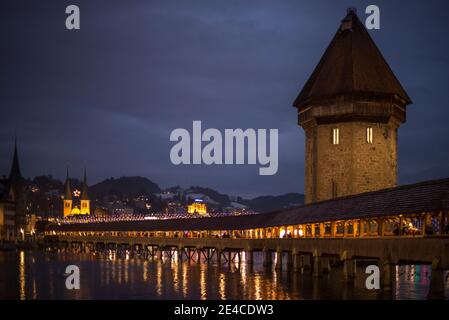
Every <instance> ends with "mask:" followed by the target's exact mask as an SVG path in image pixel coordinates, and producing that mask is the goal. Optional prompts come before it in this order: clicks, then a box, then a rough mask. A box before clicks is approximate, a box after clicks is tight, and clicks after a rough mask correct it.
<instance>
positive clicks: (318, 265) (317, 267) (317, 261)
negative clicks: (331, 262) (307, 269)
mask: <svg viewBox="0 0 449 320" xmlns="http://www.w3.org/2000/svg"><path fill="white" fill-rule="evenodd" d="M312 275H313V276H314V277H321V276H322V275H323V269H322V260H321V254H320V253H319V252H318V251H317V250H314V251H313V273H312Z"/></svg>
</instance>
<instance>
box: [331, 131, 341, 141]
mask: <svg viewBox="0 0 449 320" xmlns="http://www.w3.org/2000/svg"><path fill="white" fill-rule="evenodd" d="M339 143H340V130H339V129H338V128H334V129H332V144H339Z"/></svg>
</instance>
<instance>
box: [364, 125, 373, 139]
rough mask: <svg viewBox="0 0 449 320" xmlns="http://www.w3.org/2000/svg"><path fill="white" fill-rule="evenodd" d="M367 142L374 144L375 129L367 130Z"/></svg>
mask: <svg viewBox="0 0 449 320" xmlns="http://www.w3.org/2000/svg"><path fill="white" fill-rule="evenodd" d="M366 142H367V143H373V128H366Z"/></svg>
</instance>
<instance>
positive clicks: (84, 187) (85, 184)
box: [81, 168, 89, 200]
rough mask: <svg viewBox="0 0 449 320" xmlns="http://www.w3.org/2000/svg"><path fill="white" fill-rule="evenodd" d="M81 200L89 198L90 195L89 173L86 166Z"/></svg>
mask: <svg viewBox="0 0 449 320" xmlns="http://www.w3.org/2000/svg"><path fill="white" fill-rule="evenodd" d="M81 200H89V196H88V195H87V174H86V168H84V181H83V190H82V191H81Z"/></svg>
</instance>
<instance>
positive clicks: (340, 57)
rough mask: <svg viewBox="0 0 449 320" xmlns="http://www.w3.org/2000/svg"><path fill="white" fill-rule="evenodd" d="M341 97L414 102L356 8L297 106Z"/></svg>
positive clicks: (302, 107)
mask: <svg viewBox="0 0 449 320" xmlns="http://www.w3.org/2000/svg"><path fill="white" fill-rule="evenodd" d="M337 97H338V98H343V99H345V100H348V99H349V100H351V99H352V100H354V99H355V100H359V101H360V100H362V101H363V100H366V99H368V100H371V99H376V100H379V99H380V100H384V99H385V100H388V101H391V100H395V101H396V102H397V103H398V104H399V105H402V106H405V105H407V104H410V103H412V101H411V100H410V98H409V96H408V95H407V93H406V92H405V90H404V89H403V88H402V86H401V84H400V83H399V81H398V80H397V79H396V77H395V75H394V74H393V71H392V70H391V69H390V67H389V65H388V63H387V62H386V61H385V59H384V57H383V56H382V53H381V52H380V51H379V49H378V48H377V46H376V44H375V43H374V41H373V39H372V38H371V37H370V35H369V33H368V31H367V30H366V28H365V26H364V25H363V24H362V22H360V20H359V18H358V17H357V14H356V11H355V9H348V12H347V15H346V17H345V18H344V19H343V20H342V21H341V25H340V27H339V28H338V30H337V33H336V34H335V36H334V38H333V39H332V41H331V43H330V45H329V46H328V48H327V49H326V51H325V52H324V54H323V56H322V57H321V60H320V62H319V63H318V65H317V66H316V68H315V70H314V71H313V73H312V75H311V76H310V78H309V80H308V81H307V82H306V84H305V86H304V88H303V89H302V91H301V92H300V93H299V95H298V97H297V98H296V100H295V102H294V104H293V105H294V106H295V107H297V108H299V109H304V108H305V107H307V106H308V105H310V104H314V103H322V102H323V101H329V100H330V99H335V98H337Z"/></svg>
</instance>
